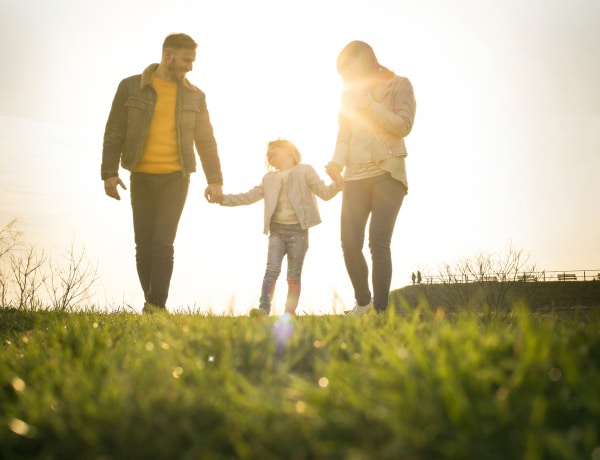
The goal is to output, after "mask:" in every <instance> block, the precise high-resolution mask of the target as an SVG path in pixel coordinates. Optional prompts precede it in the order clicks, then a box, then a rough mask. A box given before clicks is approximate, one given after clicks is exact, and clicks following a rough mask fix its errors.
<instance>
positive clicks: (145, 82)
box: [140, 64, 198, 91]
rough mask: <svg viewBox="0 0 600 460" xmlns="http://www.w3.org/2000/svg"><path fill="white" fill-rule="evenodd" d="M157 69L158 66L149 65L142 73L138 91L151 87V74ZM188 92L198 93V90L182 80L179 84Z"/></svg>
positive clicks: (185, 80)
mask: <svg viewBox="0 0 600 460" xmlns="http://www.w3.org/2000/svg"><path fill="white" fill-rule="evenodd" d="M156 69H158V64H150V65H149V66H148V67H146V68H145V69H144V71H143V72H142V78H141V80H140V89H144V88H145V87H146V86H152V74H154V72H156ZM181 84H182V85H183V86H185V87H186V88H187V89H189V90H190V91H198V89H197V88H196V87H195V86H194V85H192V84H191V83H190V82H189V80H188V79H187V78H184V79H183V81H182V82H181Z"/></svg>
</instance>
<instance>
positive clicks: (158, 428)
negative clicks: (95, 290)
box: [0, 305, 600, 460]
mask: <svg viewBox="0 0 600 460" xmlns="http://www.w3.org/2000/svg"><path fill="white" fill-rule="evenodd" d="M575 318H576V317H575V316H573V315H571V314H565V313H562V314H560V315H559V314H555V315H545V316H543V317H542V316H539V315H536V314H535V313H532V312H530V311H528V309H527V308H525V307H524V306H522V305H521V306H520V307H518V308H516V309H515V310H513V312H512V313H510V314H505V315H502V317H497V318H494V317H492V318H490V317H486V318H485V319H482V318H481V317H480V316H478V315H476V314H468V313H465V314H458V315H452V316H451V317H450V316H448V315H445V314H444V312H443V311H442V310H437V311H430V310H428V309H427V308H426V307H422V308H420V309H413V310H411V311H410V312H409V313H408V314H407V315H405V316H398V315H396V314H395V313H394V312H392V311H391V312H390V314H389V315H379V316H369V317H364V318H345V317H341V316H306V317H298V318H293V319H290V318H289V317H285V316H284V317H279V318H245V317H238V318H234V317H218V316H202V315H194V314H177V315H169V316H166V315H150V316H140V315H136V314H130V313H125V312H117V313H100V312H72V313H68V312H59V311H36V312H33V311H29V310H23V309H8V308H0V334H1V344H0V354H1V356H0V388H1V389H0V407H1V408H2V409H1V412H0V457H1V458H4V459H13V458H15V459H16V458H19V459H22V458H36V459H59V458H60V459H65V458H84V459H88V458H89V459H92V458H93V459H121V458H123V459H125V458H127V459H137V458H140V459H142V458H143V459H147V458H153V459H163V458H164V459H200V458H201V459H234V458H236V459H237V458H240V459H526V460H535V459H578V460H579V459H592V460H598V459H600V312H599V311H597V310H594V311H587V312H586V316H585V321H582V320H577V319H575Z"/></svg>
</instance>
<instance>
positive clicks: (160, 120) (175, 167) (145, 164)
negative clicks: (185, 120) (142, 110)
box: [135, 75, 182, 174]
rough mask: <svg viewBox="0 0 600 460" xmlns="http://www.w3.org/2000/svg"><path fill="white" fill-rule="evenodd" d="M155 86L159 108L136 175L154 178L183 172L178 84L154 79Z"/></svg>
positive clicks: (155, 109) (155, 110)
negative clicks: (178, 138) (148, 174)
mask: <svg viewBox="0 0 600 460" xmlns="http://www.w3.org/2000/svg"><path fill="white" fill-rule="evenodd" d="M152 86H153V87H154V89H155V90H156V94H157V98H156V107H155V108H154V115H153V116H152V121H151V122H150V128H149V129H148V136H147V137H146V142H145V143H144V149H143V150H142V155H141V157H140V160H139V161H138V163H137V165H136V166H135V171H136V172H143V173H150V174H168V173H172V172H175V171H181V169H182V167H181V161H180V159H179V149H178V146H177V129H176V127H175V123H176V121H175V107H176V102H177V83H176V82H172V81H166V80H160V79H158V78H156V77H155V76H154V75H153V76H152Z"/></svg>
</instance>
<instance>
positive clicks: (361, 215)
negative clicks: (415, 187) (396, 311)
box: [341, 173, 406, 311]
mask: <svg viewBox="0 0 600 460" xmlns="http://www.w3.org/2000/svg"><path fill="white" fill-rule="evenodd" d="M405 195H406V189H405V187H404V185H403V184H402V183H401V182H399V181H397V180H395V179H392V177H391V176H390V175H389V174H388V173H385V174H381V175H379V176H375V177H370V178H368V179H362V180H355V181H345V182H344V189H343V192H342V218H341V239H342V251H343V253H344V262H345V263H346V271H347V272H348V276H349V277H350V282H351V283H352V287H353V288H354V297H355V299H356V302H357V304H358V305H361V306H362V305H368V304H369V303H370V302H371V291H370V290H369V268H368V266H367V262H366V260H365V256H364V254H363V245H364V240H365V228H366V225H367V220H368V219H369V216H371V222H370V224H369V248H370V250H371V258H372V268H373V274H372V282H373V303H374V306H375V309H376V310H377V311H384V310H385V309H386V308H387V306H388V301H389V294H390V284H391V281H392V255H391V251H390V245H391V241H392V234H393V232H394V225H395V224H396V217H397V216H398V212H399V211H400V206H402V201H403V200H404V196H405Z"/></svg>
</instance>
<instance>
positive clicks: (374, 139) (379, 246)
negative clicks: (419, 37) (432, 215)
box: [326, 41, 416, 316]
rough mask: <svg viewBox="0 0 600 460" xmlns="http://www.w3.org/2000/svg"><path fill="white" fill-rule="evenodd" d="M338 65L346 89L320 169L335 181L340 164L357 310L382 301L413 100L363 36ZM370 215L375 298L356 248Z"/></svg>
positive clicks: (382, 305)
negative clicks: (333, 140) (327, 157)
mask: <svg viewBox="0 0 600 460" xmlns="http://www.w3.org/2000/svg"><path fill="white" fill-rule="evenodd" d="M337 70H338V73H339V74H340V76H341V77H342V79H343V82H344V89H343V93H342V101H341V107H340V114H339V130H338V135H337V141H336V147H335V152H334V154H333V158H332V160H331V162H330V163H329V164H328V165H327V168H326V170H327V173H328V174H329V176H330V177H331V179H332V180H333V181H336V182H337V181H339V180H340V179H342V170H343V181H344V187H343V192H342V215H341V241H342V250H343V253H344V262H345V264H346V270H347V272H348V276H349V277H350V281H351V282H352V287H353V288H354V297H355V300H356V303H355V305H354V308H353V309H352V310H350V311H349V312H347V314H349V315H352V316H362V315H364V314H365V313H368V311H369V310H370V309H372V308H374V309H375V310H376V311H377V312H383V311H385V310H386V309H387V307H388V300H389V292H390V283H391V279H392V257H391V251H390V244H391V240H392V234H393V231H394V226H395V223H396V217H397V216H398V212H399V211H400V206H401V205H402V201H403V199H404V196H405V195H406V193H407V191H408V184H407V180H406V167H405V157H406V146H405V144H404V138H405V137H406V136H408V134H409V133H410V131H411V129H412V126H413V121H414V117H415V109H416V103H415V98H414V95H413V88H412V85H411V83H410V81H409V80H408V79H407V78H405V77H400V76H397V75H396V74H394V72H392V71H391V70H389V69H387V68H386V67H384V66H382V65H381V64H379V62H378V61H377V58H376V56H375V53H374V52H373V49H372V48H371V47H370V46H369V45H368V44H367V43H365V42H361V41H352V42H350V43H349V44H348V45H346V46H345V47H344V49H343V50H342V51H341V53H340V54H339V56H338V59H337ZM369 217H370V224H369V248H370V250H371V258H372V269H373V273H372V283H373V298H371V290H370V288H369V269H368V266H367V262H366V260H365V257H364V255H363V251H362V250H363V245H364V240H365V228H366V225H367V221H368V220H369Z"/></svg>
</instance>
